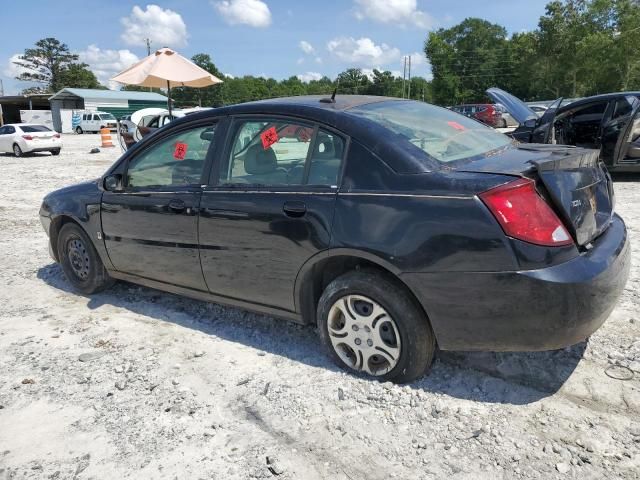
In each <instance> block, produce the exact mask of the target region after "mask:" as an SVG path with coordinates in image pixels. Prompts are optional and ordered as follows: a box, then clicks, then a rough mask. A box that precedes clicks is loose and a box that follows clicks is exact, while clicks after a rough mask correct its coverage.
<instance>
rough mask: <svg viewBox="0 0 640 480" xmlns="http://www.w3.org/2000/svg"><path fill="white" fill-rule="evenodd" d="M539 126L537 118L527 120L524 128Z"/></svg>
mask: <svg viewBox="0 0 640 480" xmlns="http://www.w3.org/2000/svg"><path fill="white" fill-rule="evenodd" d="M537 125H538V120H536V119H535V118H530V119H529V120H525V122H524V126H525V127H526V128H536V126H537Z"/></svg>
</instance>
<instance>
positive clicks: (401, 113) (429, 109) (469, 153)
mask: <svg viewBox="0 0 640 480" xmlns="http://www.w3.org/2000/svg"><path fill="white" fill-rule="evenodd" d="M346 112H347V113H349V114H351V115H357V116H359V117H364V118H366V119H368V120H371V121H373V122H375V123H377V124H379V125H381V126H382V127H384V128H386V129H387V130H388V131H389V132H390V133H391V134H392V136H391V138H390V140H391V141H397V142H409V143H411V144H412V145H414V146H416V147H418V148H419V149H421V150H422V151H423V152H425V153H426V154H427V155H428V156H429V157H431V158H433V159H435V160H437V161H439V162H444V163H446V162H453V161H456V160H462V159H468V158H472V157H476V156H480V155H486V154H488V153H489V152H493V151H495V150H497V149H500V148H505V147H507V146H509V145H511V143H512V139H511V138H510V137H508V136H506V135H504V134H502V133H499V132H496V131H495V130H494V129H493V128H490V127H487V126H486V125H482V124H481V123H479V122H476V121H475V120H471V119H469V118H466V117H464V116H462V115H458V114H457V113H454V112H452V111H450V110H447V109H446V108H441V107H436V106H435V105H430V104H428V103H423V102H415V101H406V100H389V101H384V102H376V103H369V104H366V105H361V106H359V107H354V108H351V109H348V110H346Z"/></svg>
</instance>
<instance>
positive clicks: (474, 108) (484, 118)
mask: <svg viewBox="0 0 640 480" xmlns="http://www.w3.org/2000/svg"><path fill="white" fill-rule="evenodd" d="M451 110H453V111H454V112H458V113H461V114H462V115H464V116H466V117H469V118H474V119H476V120H478V121H480V122H482V123H484V124H485V125H489V126H490V127H494V128H495V127H501V126H502V115H501V114H500V111H498V110H497V109H496V108H495V107H494V106H493V105H491V104H490V103H476V104H468V105H456V106H454V107H451Z"/></svg>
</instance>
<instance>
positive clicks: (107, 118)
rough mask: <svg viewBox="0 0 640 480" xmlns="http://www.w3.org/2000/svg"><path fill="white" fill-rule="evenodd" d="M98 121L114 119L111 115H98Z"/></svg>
mask: <svg viewBox="0 0 640 480" xmlns="http://www.w3.org/2000/svg"><path fill="white" fill-rule="evenodd" d="M100 119H101V120H115V119H116V117H114V116H113V115H111V114H110V113H101V114H100Z"/></svg>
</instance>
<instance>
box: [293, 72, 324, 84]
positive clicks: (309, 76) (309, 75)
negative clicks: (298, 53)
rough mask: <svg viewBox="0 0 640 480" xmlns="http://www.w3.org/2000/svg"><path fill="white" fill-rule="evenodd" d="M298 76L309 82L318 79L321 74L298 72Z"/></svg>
mask: <svg viewBox="0 0 640 480" xmlns="http://www.w3.org/2000/svg"><path fill="white" fill-rule="evenodd" d="M298 78H299V79H300V80H301V81H303V82H310V81H311V80H320V79H321V78H322V74H321V73H318V72H307V73H301V74H299V75H298Z"/></svg>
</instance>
